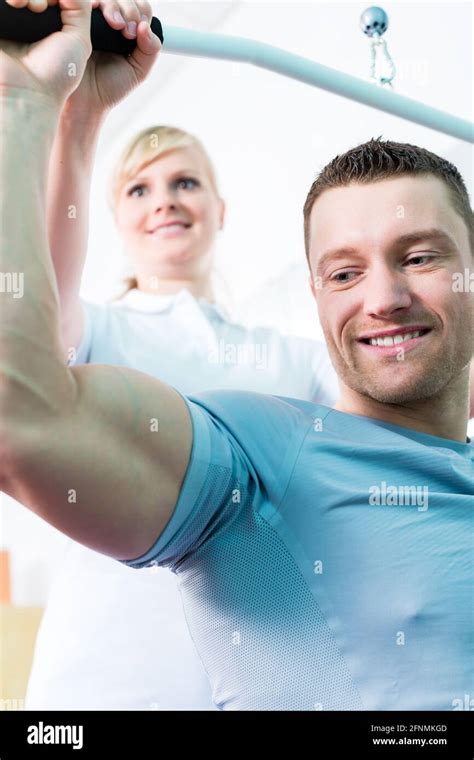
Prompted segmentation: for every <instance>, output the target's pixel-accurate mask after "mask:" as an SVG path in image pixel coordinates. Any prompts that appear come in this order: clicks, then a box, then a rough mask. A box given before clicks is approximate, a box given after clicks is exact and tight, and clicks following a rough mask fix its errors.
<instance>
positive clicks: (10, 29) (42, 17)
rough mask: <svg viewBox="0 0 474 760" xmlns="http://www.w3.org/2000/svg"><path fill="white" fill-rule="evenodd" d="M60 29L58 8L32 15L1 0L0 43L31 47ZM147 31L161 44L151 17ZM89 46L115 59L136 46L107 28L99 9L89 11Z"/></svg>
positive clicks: (160, 31) (160, 34) (159, 31)
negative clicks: (90, 14)
mask: <svg viewBox="0 0 474 760" xmlns="http://www.w3.org/2000/svg"><path fill="white" fill-rule="evenodd" d="M61 29H62V24H61V11H60V8H59V5H51V6H49V7H48V8H47V9H46V10H45V11H43V13H33V11H30V10H29V9H28V8H12V7H11V5H8V3H6V2H5V0H0V39H3V40H11V41H12V42H23V43H25V42H26V43H30V44H31V43H32V42H38V40H42V39H43V38H44V37H48V35H50V34H53V32H59V31H61ZM151 30H152V32H154V33H155V34H156V35H157V37H159V38H160V40H161V42H163V29H162V26H161V23H160V21H159V20H158V19H157V18H155V17H153V19H152V22H151ZM91 42H92V49H93V50H99V51H101V52H104V53H117V54H118V55H130V53H133V51H134V50H135V48H136V46H137V41H136V40H127V39H126V38H125V37H124V36H123V34H122V31H121V30H120V31H117V30H115V29H112V28H111V27H110V26H109V25H108V23H107V21H106V20H105V18H104V16H103V15H102V11H101V10H100V8H94V9H93V11H92V17H91Z"/></svg>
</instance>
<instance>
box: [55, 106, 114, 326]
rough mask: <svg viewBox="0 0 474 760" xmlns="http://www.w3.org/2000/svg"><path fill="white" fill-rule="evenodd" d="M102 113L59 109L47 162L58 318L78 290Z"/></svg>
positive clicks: (102, 120)
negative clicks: (59, 312) (48, 161)
mask: <svg viewBox="0 0 474 760" xmlns="http://www.w3.org/2000/svg"><path fill="white" fill-rule="evenodd" d="M104 119H105V114H99V113H97V114H90V113H89V114H84V113H77V112H75V111H74V110H73V109H71V108H70V107H69V106H68V104H66V106H65V108H64V109H63V111H62V113H61V117H60V119H59V123H58V128H57V131H56V136H55V139H54V143H53V147H52V152H51V158H50V163H49V177H48V192H47V206H46V213H47V217H46V218H47V225H48V238H49V244H50V249H51V257H52V262H53V266H54V270H55V272H56V281H57V285H58V291H59V300H60V309H61V314H60V318H61V321H64V320H65V319H66V320H67V318H68V310H69V307H70V305H72V303H73V301H74V299H75V298H76V297H77V295H78V294H79V289H80V285H81V278H82V271H83V269H84V263H85V259H86V254H87V241H88V233H89V194H90V185H91V178H92V171H93V165H94V157H95V153H96V149H97V143H98V139H99V134H100V129H101V127H102V124H103V122H104Z"/></svg>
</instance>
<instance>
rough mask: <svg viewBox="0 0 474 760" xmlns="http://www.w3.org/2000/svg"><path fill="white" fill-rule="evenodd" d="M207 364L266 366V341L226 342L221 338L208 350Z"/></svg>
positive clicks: (257, 367)
mask: <svg viewBox="0 0 474 760" xmlns="http://www.w3.org/2000/svg"><path fill="white" fill-rule="evenodd" d="M207 360H208V362H209V364H251V365H254V366H255V368H256V369H267V368H268V347H267V344H266V343H228V342H227V341H225V340H224V339H223V338H221V339H220V340H219V341H218V344H217V346H215V347H213V348H211V349H210V350H209V352H208V356H207Z"/></svg>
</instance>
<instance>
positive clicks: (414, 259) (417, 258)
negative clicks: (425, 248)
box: [407, 253, 434, 265]
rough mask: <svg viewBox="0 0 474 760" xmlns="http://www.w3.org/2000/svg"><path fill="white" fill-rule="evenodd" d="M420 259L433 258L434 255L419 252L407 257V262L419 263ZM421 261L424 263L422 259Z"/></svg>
mask: <svg viewBox="0 0 474 760" xmlns="http://www.w3.org/2000/svg"><path fill="white" fill-rule="evenodd" d="M420 259H434V256H431V255H430V254H428V253H419V254H417V255H416V256H413V257H412V258H411V259H407V264H415V265H416V264H419V263H420ZM422 263H426V261H423V262H422Z"/></svg>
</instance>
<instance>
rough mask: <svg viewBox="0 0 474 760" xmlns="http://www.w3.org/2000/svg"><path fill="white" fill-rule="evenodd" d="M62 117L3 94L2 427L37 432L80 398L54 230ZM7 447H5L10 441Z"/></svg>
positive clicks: (37, 98) (43, 100)
mask: <svg viewBox="0 0 474 760" xmlns="http://www.w3.org/2000/svg"><path fill="white" fill-rule="evenodd" d="M58 117H59V114H58V113H57V111H56V107H55V105H54V103H53V101H51V100H49V98H47V97H45V96H41V95H38V94H34V93H28V94H27V95H25V93H24V92H22V91H19V90H15V89H11V88H5V89H3V90H2V91H1V92H0V135H1V139H0V275H1V286H2V287H1V288H0V307H1V308H0V424H1V426H2V428H1V432H2V435H3V436H4V435H5V431H11V430H13V429H15V428H17V427H18V426H20V425H21V424H22V422H24V423H25V425H29V424H30V425H34V424H35V422H37V421H38V420H39V419H42V418H45V416H46V415H51V414H53V415H54V414H55V412H56V411H57V410H58V409H59V408H63V407H64V404H66V403H68V402H69V401H71V400H72V399H73V397H74V391H75V387H74V381H73V377H72V375H71V373H70V372H69V371H68V369H67V367H66V366H65V363H64V358H63V351H62V347H61V340H60V329H59V324H60V323H59V299H58V291H57V286H56V278H55V274H54V269H53V265H52V262H51V256H50V251H49V243H48V236H47V227H46V187H47V170H48V162H49V157H50V153H51V148H52V143H53V139H54V133H55V129H56V127H57V122H58ZM2 443H5V441H2Z"/></svg>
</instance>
